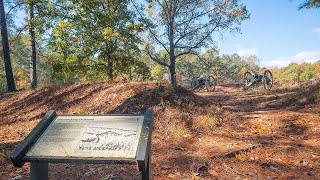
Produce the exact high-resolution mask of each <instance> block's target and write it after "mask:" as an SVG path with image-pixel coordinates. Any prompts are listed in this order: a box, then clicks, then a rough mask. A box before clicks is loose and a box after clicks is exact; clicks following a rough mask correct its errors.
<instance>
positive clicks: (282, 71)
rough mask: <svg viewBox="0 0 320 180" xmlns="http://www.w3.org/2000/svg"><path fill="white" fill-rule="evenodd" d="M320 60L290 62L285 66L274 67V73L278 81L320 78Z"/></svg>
mask: <svg viewBox="0 0 320 180" xmlns="http://www.w3.org/2000/svg"><path fill="white" fill-rule="evenodd" d="M319 65H320V61H318V62H315V63H313V64H312V63H302V64H297V63H290V64H289V65H288V66H286V67H283V68H274V70H273V72H274V73H273V75H274V77H275V78H276V79H277V80H278V81H285V82H299V81H305V80H309V79H313V78H319V77H320V73H319V69H320V66H319Z"/></svg>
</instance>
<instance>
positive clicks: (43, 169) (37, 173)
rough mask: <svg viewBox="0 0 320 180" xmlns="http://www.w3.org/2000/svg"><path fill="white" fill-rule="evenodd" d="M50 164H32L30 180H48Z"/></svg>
mask: <svg viewBox="0 0 320 180" xmlns="http://www.w3.org/2000/svg"><path fill="white" fill-rule="evenodd" d="M48 177H49V175H48V163H43V162H31V163H30V179H31V180H48Z"/></svg>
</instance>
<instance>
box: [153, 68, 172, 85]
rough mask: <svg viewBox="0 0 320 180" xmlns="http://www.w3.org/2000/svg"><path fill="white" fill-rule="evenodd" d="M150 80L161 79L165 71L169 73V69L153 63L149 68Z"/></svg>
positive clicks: (159, 80) (158, 80)
mask: <svg viewBox="0 0 320 180" xmlns="http://www.w3.org/2000/svg"><path fill="white" fill-rule="evenodd" d="M150 73H151V80H154V81H156V82H161V81H163V75H164V74H165V73H167V74H169V71H168V69H167V68H166V67H164V66H161V65H159V64H154V65H153V66H152V68H151V71H150Z"/></svg>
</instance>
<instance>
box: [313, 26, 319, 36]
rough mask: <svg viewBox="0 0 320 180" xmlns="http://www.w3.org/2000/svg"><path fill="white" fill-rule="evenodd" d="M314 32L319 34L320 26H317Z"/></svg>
mask: <svg viewBox="0 0 320 180" xmlns="http://www.w3.org/2000/svg"><path fill="white" fill-rule="evenodd" d="M314 32H315V33H317V34H318V35H320V27H318V28H315V29H314Z"/></svg>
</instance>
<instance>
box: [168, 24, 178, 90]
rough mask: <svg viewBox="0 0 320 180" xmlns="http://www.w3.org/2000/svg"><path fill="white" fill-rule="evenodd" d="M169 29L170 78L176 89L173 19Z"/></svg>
mask: <svg viewBox="0 0 320 180" xmlns="http://www.w3.org/2000/svg"><path fill="white" fill-rule="evenodd" d="M169 29H170V32H169V33H170V34H169V41H170V51H169V53H170V54H169V56H170V66H169V70H170V78H171V85H172V86H173V87H174V88H175V87H177V78H176V57H175V54H174V48H175V47H174V41H173V39H174V36H173V31H174V27H173V19H171V21H170V25H169Z"/></svg>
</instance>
